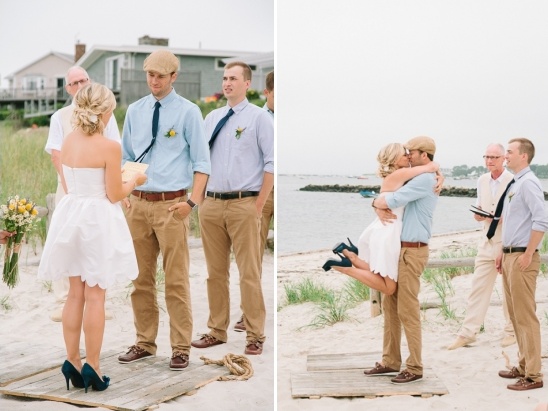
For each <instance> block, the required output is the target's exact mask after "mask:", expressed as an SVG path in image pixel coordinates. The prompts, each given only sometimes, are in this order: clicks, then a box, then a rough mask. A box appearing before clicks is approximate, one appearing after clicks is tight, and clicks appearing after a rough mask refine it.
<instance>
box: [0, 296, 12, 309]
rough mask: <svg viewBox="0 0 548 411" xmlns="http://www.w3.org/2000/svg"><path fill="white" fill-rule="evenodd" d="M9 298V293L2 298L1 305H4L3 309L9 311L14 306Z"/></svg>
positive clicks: (0, 299)
mask: <svg viewBox="0 0 548 411" xmlns="http://www.w3.org/2000/svg"><path fill="white" fill-rule="evenodd" d="M9 299H10V297H9V295H5V296H3V297H1V298H0V307H2V310H4V311H9V310H11V309H12V308H13V307H12V305H11V303H10V302H9Z"/></svg>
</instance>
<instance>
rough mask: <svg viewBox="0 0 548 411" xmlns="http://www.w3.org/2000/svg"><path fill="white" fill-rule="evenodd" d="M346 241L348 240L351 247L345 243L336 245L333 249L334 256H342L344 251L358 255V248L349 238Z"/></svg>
mask: <svg viewBox="0 0 548 411" xmlns="http://www.w3.org/2000/svg"><path fill="white" fill-rule="evenodd" d="M346 239H347V240H348V243H349V244H350V245H346V244H345V243H337V244H335V247H333V253H334V254H340V253H342V252H343V250H348V251H352V252H353V253H354V254H358V247H356V246H355V245H354V244H352V241H350V238H348V237H347V238H346Z"/></svg>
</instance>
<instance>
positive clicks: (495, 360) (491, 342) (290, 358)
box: [277, 231, 548, 411]
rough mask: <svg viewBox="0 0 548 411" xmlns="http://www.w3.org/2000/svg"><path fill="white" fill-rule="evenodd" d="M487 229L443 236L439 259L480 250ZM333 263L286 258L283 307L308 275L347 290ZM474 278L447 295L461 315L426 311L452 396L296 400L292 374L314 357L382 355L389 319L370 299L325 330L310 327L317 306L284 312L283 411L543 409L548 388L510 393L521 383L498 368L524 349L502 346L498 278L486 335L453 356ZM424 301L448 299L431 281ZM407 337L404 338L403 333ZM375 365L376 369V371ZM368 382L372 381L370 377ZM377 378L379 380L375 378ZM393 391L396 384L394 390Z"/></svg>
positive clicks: (428, 362)
mask: <svg viewBox="0 0 548 411" xmlns="http://www.w3.org/2000/svg"><path fill="white" fill-rule="evenodd" d="M479 235H481V234H480V232H479V231H472V232H464V233H458V234H451V235H443V236H436V237H434V238H433V239H432V242H431V258H432V257H434V256H435V255H439V254H440V253H441V252H442V251H445V252H447V251H453V252H458V250H461V249H464V248H467V247H475V244H476V240H477V238H478V236H479ZM329 258H333V254H332V253H331V250H319V251H315V252H310V253H302V254H292V255H285V256H280V257H278V260H277V270H278V285H277V292H278V297H277V298H278V306H283V305H284V304H285V303H284V301H285V289H284V285H286V284H289V283H299V282H300V281H302V280H303V279H305V278H310V279H313V280H314V281H315V282H317V283H319V284H324V285H325V286H327V287H331V288H334V289H340V288H342V286H343V284H344V283H345V281H347V278H348V277H347V276H345V275H342V274H339V273H337V272H335V271H333V270H332V271H329V272H327V273H325V272H324V271H323V270H322V269H321V266H322V264H323V263H324V262H325V260H327V259H329ZM471 280H472V275H462V276H458V277H455V278H454V279H453V280H452V284H453V288H454V295H452V296H450V297H448V298H447V303H448V305H449V306H450V307H451V309H454V310H455V313H456V316H457V318H456V319H455V320H453V319H450V320H446V319H444V317H443V316H442V315H441V313H440V309H439V307H434V308H430V309H426V310H423V313H422V330H423V351H422V353H423V364H424V366H425V368H430V369H431V370H432V372H433V373H435V374H436V375H437V376H438V377H439V378H440V379H441V381H442V382H443V383H444V384H445V386H446V387H447V389H448V391H449V394H447V395H442V396H437V395H435V396H433V397H431V398H421V397H413V396H409V395H400V396H386V397H378V398H374V399H367V398H359V397H357V398H332V397H322V398H320V399H308V398H302V399H301V398H292V395H291V382H290V378H291V374H295V373H304V372H306V360H307V356H308V355H310V354H337V353H340V354H344V353H365V352H378V353H379V354H378V358H377V359H376V360H377V361H379V360H380V359H381V354H380V353H381V352H382V330H383V317H382V315H381V316H377V317H374V318H371V314H370V304H369V302H364V303H361V304H359V305H358V306H356V307H354V308H352V309H350V310H349V311H348V313H349V315H350V316H351V318H352V320H349V321H345V322H339V323H336V324H335V325H333V326H326V327H324V328H312V327H309V326H307V325H309V324H310V323H311V322H312V321H313V320H314V318H315V317H316V316H317V315H318V307H317V306H316V305H315V304H313V303H305V304H299V305H290V306H285V307H284V308H282V309H281V310H279V311H278V315H277V331H278V332H277V336H278V354H277V370H278V374H277V381H278V388H277V405H278V410H279V411H297V410H299V411H302V410H315V411H318V410H320V411H321V410H325V411H328V410H332V409H337V410H340V411H345V410H359V409H367V410H370V411H374V410H379V411H380V410H382V411H385V410H392V411H404V410H406V411H423V410H441V411H447V410H481V411H516V410H533V409H534V407H535V406H536V404H538V403H539V402H541V401H546V400H547V399H548V395H547V391H548V388H547V387H544V388H542V389H537V390H531V391H525V392H516V391H511V390H508V389H507V388H506V385H508V384H509V383H512V382H513V381H514V380H505V379H503V378H500V377H499V376H498V371H499V370H503V369H505V365H506V360H505V357H504V355H503V352H504V353H506V354H507V355H508V356H509V358H510V359H511V360H512V365H515V364H516V363H517V361H516V359H517V344H514V345H511V346H509V347H506V348H502V347H501V340H502V336H503V335H502V333H503V328H504V317H503V314H502V305H501V304H502V302H501V296H502V279H501V278H499V279H497V282H496V286H495V291H494V292H493V294H492V297H491V305H490V307H489V310H488V312H487V316H486V318H485V322H484V328H485V331H484V332H482V333H480V334H478V336H477V337H478V338H477V341H476V342H475V343H473V344H472V345H470V346H469V347H464V348H460V349H457V350H454V351H448V350H447V348H446V347H447V346H448V345H449V344H451V343H452V342H453V340H454V339H455V337H456V336H457V333H458V331H459V327H460V325H461V323H462V320H463V318H464V311H465V308H466V298H467V296H468V294H469V290H470V287H471ZM547 293H548V279H547V276H546V274H541V275H540V276H539V278H538V285H537V294H536V295H537V314H538V316H539V319H540V321H541V332H542V339H543V341H546V340H547V338H548V320H547V318H548V300H547ZM419 298H420V301H421V303H425V302H426V303H429V305H433V306H436V305H439V302H440V299H439V298H438V296H437V294H436V293H435V292H434V290H433V289H432V286H431V285H430V284H427V283H425V282H423V283H422V284H421V293H420V295H419ZM402 335H403V334H402ZM546 352H547V351H546V348H544V349H543V368H544V369H545V370H546V367H547V365H548V362H547V361H546ZM407 354H408V352H407V351H406V343H405V337H402V357H403V358H404V359H405V358H406V356H407ZM373 365H374V364H370V366H371V367H372V366H373ZM364 378H372V377H365V376H364ZM373 378H374V377H373ZM388 388H389V387H388Z"/></svg>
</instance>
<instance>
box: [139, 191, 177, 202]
mask: <svg viewBox="0 0 548 411" xmlns="http://www.w3.org/2000/svg"><path fill="white" fill-rule="evenodd" d="M131 194H133V195H134V196H135V197H139V198H142V199H143V200H146V201H168V200H173V199H175V198H177V197H182V196H185V195H186V190H179V191H164V192H163V193H150V192H146V191H139V190H133V191H132V192H131Z"/></svg>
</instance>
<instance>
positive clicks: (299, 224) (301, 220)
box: [276, 175, 548, 255]
mask: <svg viewBox="0 0 548 411" xmlns="http://www.w3.org/2000/svg"><path fill="white" fill-rule="evenodd" d="M541 182H542V184H543V187H544V190H545V191H548V180H541ZM308 184H320V185H326V184H339V185H346V184H348V185H379V184H380V179H379V178H378V177H375V176H367V179H358V178H356V177H348V176H310V175H278V177H277V181H276V197H277V198H276V248H277V252H278V254H279V255H284V254H292V253H297V252H303V251H314V250H321V249H327V248H331V247H332V246H333V245H334V244H336V243H338V242H341V241H345V240H346V238H347V237H349V238H350V239H351V240H352V241H353V242H357V241H358V237H359V236H360V234H361V233H362V231H363V230H364V228H365V227H366V226H367V225H368V224H369V223H370V222H371V221H373V219H374V218H375V217H376V215H375V213H374V211H373V209H372V207H371V201H372V200H371V199H370V198H363V197H362V196H361V195H360V194H359V193H325V192H310V191H299V189H300V188H302V187H304V186H306V185H308ZM476 184H477V182H476V179H463V180H453V179H451V178H447V179H446V180H445V183H444V185H445V186H454V187H467V188H475V187H476ZM475 201H476V199H475V198H468V197H466V198H465V197H440V198H439V201H438V205H437V206H436V211H435V213H434V222H433V226H432V232H433V234H443V233H451V232H456V231H465V230H474V229H478V228H480V224H479V223H478V222H476V220H474V218H473V216H472V213H471V212H470V211H469V209H470V205H472V204H475Z"/></svg>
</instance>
